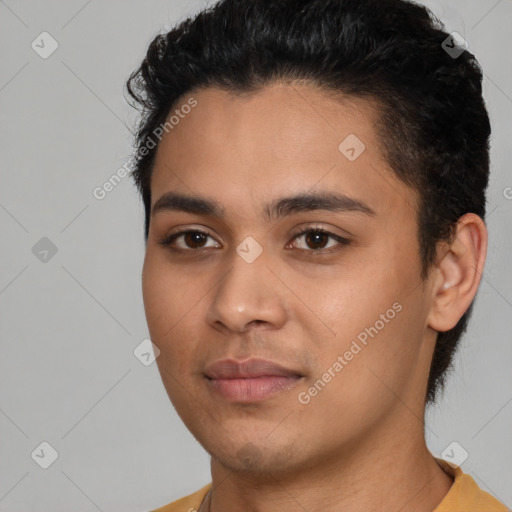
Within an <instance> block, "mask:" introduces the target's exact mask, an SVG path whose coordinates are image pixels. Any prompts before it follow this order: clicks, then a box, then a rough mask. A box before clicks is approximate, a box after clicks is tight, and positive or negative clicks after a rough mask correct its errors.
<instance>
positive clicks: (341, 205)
mask: <svg viewBox="0 0 512 512" xmlns="http://www.w3.org/2000/svg"><path fill="white" fill-rule="evenodd" d="M314 210H326V211H332V212H357V213H364V214H366V215H370V216H374V215H375V211H374V210H373V209H372V208H370V207H369V206H368V205H367V204H365V203H364V202H363V201H361V200H359V199H355V198H352V197H349V196H347V195H344V194H337V193H334V192H328V191H325V192H314V193H302V194H297V195H294V196H290V197H281V198H278V199H274V200H273V201H271V202H270V203H267V204H266V205H265V206H264V207H263V213H264V216H265V218H266V220H267V221H270V220H272V218H274V217H275V218H276V219H279V218H281V217H285V216H290V215H293V214H296V213H300V212H308V211H314ZM163 211H181V212H186V213H192V214H197V215H205V216H210V217H214V218H217V219H224V217H225V209H224V207H223V206H222V205H221V204H220V203H218V202H217V201H215V200H213V199H209V198H201V197H194V196H188V195H183V194H178V193H176V192H167V193H165V194H164V195H163V196H162V197H160V199H158V201H157V202H156V203H155V204H154V206H153V208H152V210H151V215H152V216H153V215H155V214H156V213H158V212H163Z"/></svg>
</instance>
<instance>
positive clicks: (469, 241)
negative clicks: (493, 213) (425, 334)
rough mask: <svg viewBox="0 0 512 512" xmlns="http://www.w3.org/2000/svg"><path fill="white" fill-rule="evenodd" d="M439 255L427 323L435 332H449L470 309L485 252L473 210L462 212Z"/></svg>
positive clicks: (484, 231) (480, 222)
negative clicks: (450, 239) (449, 240)
mask: <svg viewBox="0 0 512 512" xmlns="http://www.w3.org/2000/svg"><path fill="white" fill-rule="evenodd" d="M438 254H440V256H439V257H438V260H437V262H436V268H435V271H434V273H433V275H432V279H434V282H433V285H432V288H431V290H432V295H431V308H430V312H429V315H428V325H429V326H430V327H431V328H432V329H435V330H436V331H448V330H450V329H452V328H453V327H455V325H456V324H457V322H458V321H459V319H460V318H461V316H462V315H463V314H464V313H465V311H466V310H467V309H468V308H469V306H470V305H471V302H472V301H473V299H474V297H475V295H476V292H477V290H478V286H479V284H480V278H481V275H482V272H483V268H484V264H485V257H486V254H487V228H486V226H485V224H484V222H483V220H482V219H481V218H480V217H479V216H478V215H476V214H474V213H467V214H465V215H463V216H462V217H461V218H460V219H459V221H458V223H457V228H456V232H455V234H454V238H453V241H451V242H450V243H446V242H443V243H440V244H439V246H438Z"/></svg>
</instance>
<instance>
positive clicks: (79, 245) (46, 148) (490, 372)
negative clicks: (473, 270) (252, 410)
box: [0, 0, 512, 512]
mask: <svg viewBox="0 0 512 512" xmlns="http://www.w3.org/2000/svg"><path fill="white" fill-rule="evenodd" d="M425 3H426V4H427V5H428V6H430V7H432V8H433V10H434V12H435V13H436V14H437V15H438V16H440V17H441V18H442V19H443V21H444V22H445V23H446V25H447V28H448V30H449V31H453V30H455V31H457V32H459V33H461V34H462V35H463V36H464V37H465V38H466V39H467V40H468V42H469V49H470V50H471V51H472V52H473V53H475V54H476V55H477V57H478V58H479V60H480V63H481V65H482V67H483V69H484V71H485V74H486V79H485V98H486V101H487V104H488V108H489V112H490V117H491V122H492V125H493V136H492V172H491V183H490V189H489V217H488V227H489V232H490V241H489V251H488V259H487V263H486V267H485V273H484V275H483V280H482V284H481V287H480V290H479V293H478V296H477V297H478V298H477V304H476V308H475V311H474V315H473V318H472V321H471V323H470V326H469V333H468V334H467V335H466V336H465V337H464V341H463V344H462V346H461V350H460V352H459V356H458V359H457V366H456V369H455V372H454V373H453V374H452V375H451V377H450V379H449V382H448V386H449V390H448V392H447V393H446V394H445V396H444V398H443V400H442V401H441V402H440V403H439V405H438V406H436V407H434V408H433V409H432V410H431V411H429V414H428V424H427V429H426V433H427V439H428V443H429V447H430V448H431V450H432V452H433V453H434V454H435V455H436V456H440V454H441V453H442V452H443V450H444V449H445V448H446V447H447V446H448V445H450V443H452V442H453V441H457V443H459V444H460V445H461V446H462V447H463V448H464V449H465V450H466V451H467V452H468V454H469V456H468V458H467V460H466V461H465V462H464V463H463V464H462V468H463V470H464V471H466V472H468V473H470V474H471V475H472V476H473V477H474V478H475V480H476V481H477V483H478V484H479V485H480V486H481V487H482V488H484V489H486V490H488V491H489V492H491V493H492V494H494V495H496V496H497V497H498V498H499V499H501V500H502V501H504V502H505V503H507V504H508V506H511V505H512V486H511V485H510V482H511V477H512V465H511V463H510V461H511V460H512V442H511V436H512V429H511V425H512V403H511V402H512V372H511V371H510V366H511V364H510V363H511V358H512V343H511V340H512V322H510V317H511V314H512V272H511V271H510V268H509V255H510V252H511V249H512V247H511V244H512V236H511V229H510V218H511V214H512V199H510V198H511V197H512V189H511V188H507V187H512V173H511V171H510V167H509V165H510V164H509V162H511V161H512V155H511V147H512V145H511V144H510V138H511V135H512V134H511V129H510V125H511V123H510V119H511V116H512V99H511V96H512V70H511V65H510V63H511V58H510V48H511V46H512V33H511V31H510V22H511V20H512V2H511V1H510V0H499V1H497V0H485V1H483V0H473V1H462V0H457V1H453V0H450V1H448V0H444V1H442V2H441V1H437V2H425ZM205 5H206V2H205V1H204V0H203V1H200V0H196V1H185V0H171V1H170V0H165V1H164V0H151V1H144V2H135V1H124V2H121V0H109V1H104V2H99V1H97V0H96V1H94V0H92V1H91V0H89V1H84V0H72V1H67V2H63V1H60V2H58V1H55V0H53V1H44V2H41V1H35V0H31V1H28V0H25V1H15V0H5V1H4V0H1V1H0V42H1V60H0V113H1V116H2V122H1V127H0V130H1V132H0V144H1V177H2V178H1V179H2V181H1V188H0V224H1V230H2V231H1V233H2V236H1V237H0V244H1V245H0V254H1V267H0V268H1V271H0V306H1V327H0V329H1V331H0V332H1V340H2V342H1V345H0V350H1V354H0V440H1V441H0V510H1V511H10V512H16V511H19V512H21V511H36V510H37V511H41V512H46V511H48V512H49V511H52V512H55V511H64V510H74V511H83V512H89V511H91V512H92V511H95V510H102V511H121V510H122V511H124V512H136V511H143V510H149V509H151V508H154V507H157V506H161V505H163V504H165V503H168V502H170V501H171V500H173V499H176V498H178V497H181V496H183V495H185V494H188V493H191V492H193V491H195V490H197V489H198V488H199V487H201V486H203V485H204V484H206V483H207V482H209V481H210V473H209V458H208V456H207V454H206V453H205V452H204V451H203V449H202V448H201V447H200V446H199V444H198V443H197V442H196V441H195V440H194V439H193V437H192V436H191V434H190V433H189V432H188V431H187V430H186V428H185V427H184V426H183V425H182V423H181V421H180V419H179V418H178V416H177V415H176V413H175V411H174V409H173V408H172V405H171V404H170V402H169V400H168V398H167V394H166V393H165V390H164V388H163V386H162V384H161V380H160V376H159V374H158V370H157V368H156V365H155V364H152V365H150V366H144V365H143V364H142V363H141V362H140V361H139V360H138V359H137V358H136V357H135V356H134V354H133V350H134V349H135V347H137V345H139V343H141V341H142V340H144V339H145V338H147V337H148V331H147V327H146V324H145V318H144V311H143V304H142V298H141V286H140V274H141V267H142V261H143V254H144V244H143V234H142V224H143V212H142V208H141V205H140V203H139V199H138V196H137V194H136V192H135V188H134V186H133V185H132V182H131V181H130V179H128V178H126V179H124V180H123V181H122V182H121V183H120V184H119V185H118V186H117V187H116V188H115V189H114V190H112V191H111V192H110V193H108V194H107V196H106V197H105V198H104V199H103V200H97V199H95V198H94V197H93V194H92V191H93V189H94V188H95V187H97V186H101V185H102V184H103V183H104V182H105V181H106V180H107V179H108V178H109V177H110V176H111V175H112V174H114V173H115V172H116V171H117V169H119V168H120V167H121V166H122V165H123V164H125V163H126V162H127V161H128V160H129V157H130V150H131V147H130V137H129V130H128V129H129V128H130V127H131V126H132V125H133V122H134V119H135V112H134V111H133V110H132V109H131V108H130V107H129V106H128V105H127V104H126V102H125V99H124V97H123V84H124V82H125V80H126V78H127V77H128V75H129V73H130V72H131V71H132V70H133V69H135V67H136V66H137V65H138V64H139V63H140V61H141V59H142V58H143V56H144V54H145V51H146V48H147V45H148V43H149V42H150V41H151V39H152V38H153V37H154V35H156V33H157V32H159V31H161V30H165V29H169V28H170V27H171V26H172V25H173V24H174V23H175V22H177V21H179V20H182V19H183V18H185V17H186V16H188V15H190V14H193V13H195V12H196V11H197V10H198V9H199V8H200V7H202V6H205ZM43 31H46V32H49V33H50V34H51V36H52V37H53V38H54V39H55V40H56V41H57V42H58V45H59V46H58V49H57V50H56V51H55V52H54V53H53V54H52V55H51V56H49V57H48V58H46V59H43V58H41V57H40V56H39V54H38V53H36V51H34V50H33V49H32V47H31V43H32V41H34V40H36V42H37V41H40V39H38V36H39V34H40V33H41V32H43ZM39 44H40V45H41V43H39ZM44 44H45V49H46V50H48V48H49V47H50V46H49V42H48V40H46V43H44ZM507 196H508V198H509V199H507ZM43 237H47V238H48V239H49V240H51V242H52V243H53V244H54V245H55V247H56V248H57V252H56V254H54V255H53V256H52V253H51V251H50V252H49V253H48V254H47V255H46V260H47V261H46V262H43V261H40V258H41V257H43V256H42V255H43V254H44V253H42V252H41V251H43V250H44V249H45V247H46V246H45V244H48V242H47V241H43V242H40V244H42V245H38V246H36V247H37V248H39V249H38V251H39V254H37V253H38V251H37V250H34V252H36V254H34V252H33V247H34V246H35V245H36V244H37V243H38V242H39V241H40V239H41V238H43ZM36 256H37V257H36ZM43 441H46V442H48V443H50V444H51V445H52V446H53V447H54V448H55V450H57V452H58V458H57V460H55V462H54V463H53V464H52V465H51V466H50V467H49V468H48V469H42V468H41V467H40V466H39V465H38V464H36V462H35V460H33V458H32V456H31V454H32V453H33V452H34V450H36V448H38V447H39V445H40V443H41V442H43ZM36 452H37V450H36ZM48 453H49V452H48V451H46V455H45V456H47V455H48Z"/></svg>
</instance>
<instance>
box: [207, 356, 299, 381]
mask: <svg viewBox="0 0 512 512" xmlns="http://www.w3.org/2000/svg"><path fill="white" fill-rule="evenodd" d="M205 374H206V376H207V377H208V378H210V379H251V378H257V377H271V376H284V377H302V374H300V373H299V372H297V371H296V370H293V369H291V368H286V367H285V366H282V365H280V364H278V363H275V362H273V361H269V360H267V359H255V358H253V359H248V360H245V361H237V360H235V359H223V360H220V361H216V362H214V363H212V364H210V365H208V366H207V367H206V370H205Z"/></svg>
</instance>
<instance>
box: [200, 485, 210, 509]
mask: <svg viewBox="0 0 512 512" xmlns="http://www.w3.org/2000/svg"><path fill="white" fill-rule="evenodd" d="M211 495H212V490H211V488H210V490H209V491H208V494H207V495H206V497H205V499H204V501H203V503H201V506H200V507H199V510H198V511H197V512H210V510H211V506H212V505H211V499H212V498H211ZM206 502H208V508H207V509H206V510H204V511H203V508H204V505H205V504H206Z"/></svg>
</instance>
